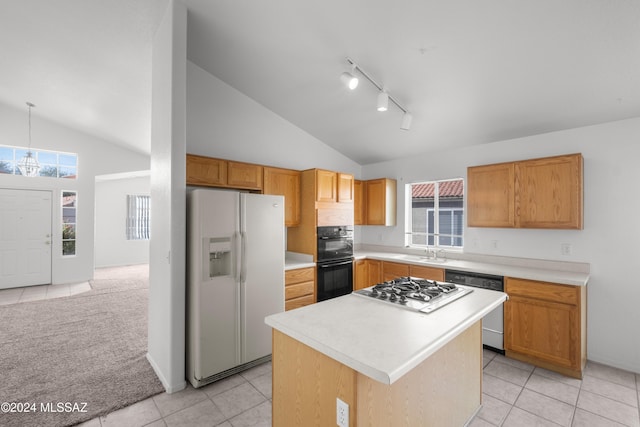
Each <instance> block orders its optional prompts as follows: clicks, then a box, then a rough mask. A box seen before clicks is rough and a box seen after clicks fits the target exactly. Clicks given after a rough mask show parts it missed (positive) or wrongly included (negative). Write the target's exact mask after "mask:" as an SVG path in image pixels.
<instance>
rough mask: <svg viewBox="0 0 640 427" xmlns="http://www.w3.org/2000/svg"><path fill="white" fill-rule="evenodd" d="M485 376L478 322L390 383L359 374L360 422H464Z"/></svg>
mask: <svg viewBox="0 0 640 427" xmlns="http://www.w3.org/2000/svg"><path fill="white" fill-rule="evenodd" d="M481 377H482V327H481V322H477V323H476V324H475V325H473V326H471V327H470V328H469V329H467V330H466V331H464V332H463V333H461V334H460V335H459V336H458V337H457V338H455V339H454V340H453V341H450V342H449V343H447V344H446V345H445V346H444V347H442V348H441V349H440V350H439V351H437V352H436V353H434V354H433V355H431V356H430V357H429V358H428V359H426V360H425V361H424V362H422V363H421V364H420V365H418V366H417V367H416V368H415V369H413V370H412V371H410V372H409V373H407V374H406V375H404V376H403V377H401V378H400V379H399V380H398V381H396V382H394V383H393V384H391V385H387V384H382V383H381V382H378V381H376V380H373V379H371V378H369V377H367V376H365V375H362V374H358V382H357V405H356V408H357V411H358V413H357V419H358V423H357V425H358V426H415V427H441V426H451V427H453V426H464V425H466V424H467V422H469V421H470V418H471V417H472V416H473V415H474V414H475V412H476V411H477V410H478V408H479V407H480V403H481V394H482V391H481ZM274 425H275V424H274ZM332 425H333V424H332Z"/></svg>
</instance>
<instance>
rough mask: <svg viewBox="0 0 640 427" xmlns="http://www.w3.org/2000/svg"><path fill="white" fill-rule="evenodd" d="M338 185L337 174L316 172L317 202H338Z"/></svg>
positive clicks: (324, 171)
mask: <svg viewBox="0 0 640 427" xmlns="http://www.w3.org/2000/svg"><path fill="white" fill-rule="evenodd" d="M337 185H338V184H337V174H336V173H335V172H331V171H326V170H321V169H318V170H316V201H317V202H336V201H337V200H338V195H337V188H338V186H337Z"/></svg>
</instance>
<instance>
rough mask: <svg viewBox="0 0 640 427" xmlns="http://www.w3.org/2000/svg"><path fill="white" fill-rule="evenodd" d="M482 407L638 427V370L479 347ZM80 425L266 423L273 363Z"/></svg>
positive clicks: (487, 414) (235, 426) (568, 421)
mask: <svg viewBox="0 0 640 427" xmlns="http://www.w3.org/2000/svg"><path fill="white" fill-rule="evenodd" d="M90 289H91V287H90V285H89V283H86V282H85V283H77V284H71V285H47V286H32V287H27V288H15V289H4V290H0V305H6V304H15V303H18V302H23V301H34V300H39V299H47V298H57V297H62V296H69V295H74V294H77V293H81V292H86V291H88V290H90ZM483 355H484V372H483V393H482V399H483V401H482V405H483V406H482V409H481V410H480V412H479V413H478V414H477V415H476V417H475V418H474V419H473V420H472V421H471V423H470V424H469V427H492V426H503V427H527V426H554V427H557V426H567V427H569V426H571V427H600V426H602V427H608V426H628V427H640V413H639V409H638V408H639V407H640V374H634V373H632V372H627V371H623V370H620V369H616V368H612V367H609V366H606V365H602V364H599V363H595V362H591V361H590V362H588V363H587V367H586V370H585V374H584V377H583V379H582V380H578V379H574V378H569V377H565V376H562V375H559V374H556V373H555V372H551V371H548V370H546V369H541V368H537V367H534V366H532V365H529V364H526V363H522V362H519V361H516V360H513V359H508V358H506V357H504V356H502V355H500V354H496V353H494V352H492V351H488V350H484V353H483ZM81 425H82V426H85V427H111V426H118V427H120V426H122V427H126V426H130V427H142V426H149V427H161V426H166V427H172V426H189V427H197V426H221V427H244V426H271V363H266V364H263V365H260V366H256V367H254V368H252V369H250V370H248V371H245V372H242V373H240V374H236V375H234V376H232V377H229V378H226V379H224V380H221V381H218V382H216V383H213V384H210V385H208V386H206V387H202V388H199V389H194V388H193V387H191V386H190V385H188V386H187V388H185V389H184V390H182V391H180V392H177V393H173V394H166V393H162V394H158V395H156V396H153V397H151V398H149V399H146V400H143V401H141V402H138V403H135V404H133V405H131V406H128V407H126V408H123V409H120V410H118V411H115V412H112V413H111V414H108V415H106V416H103V417H100V418H95V419H93V420H90V421H87V422H86V423H84V424H81Z"/></svg>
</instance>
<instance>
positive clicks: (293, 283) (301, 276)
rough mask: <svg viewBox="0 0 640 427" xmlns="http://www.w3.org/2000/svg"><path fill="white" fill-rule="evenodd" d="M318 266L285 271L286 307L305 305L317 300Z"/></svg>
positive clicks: (287, 308)
mask: <svg viewBox="0 0 640 427" xmlns="http://www.w3.org/2000/svg"><path fill="white" fill-rule="evenodd" d="M315 288H316V268H315V267H307V268H298V269H295V270H287V271H285V273H284V309H285V311H287V310H293V309H294V308H298V307H304V306H305V305H309V304H313V303H314V302H316V295H315Z"/></svg>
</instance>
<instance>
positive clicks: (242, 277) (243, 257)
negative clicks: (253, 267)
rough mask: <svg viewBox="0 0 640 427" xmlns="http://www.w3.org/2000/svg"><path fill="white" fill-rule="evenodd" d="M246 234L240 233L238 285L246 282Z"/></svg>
mask: <svg viewBox="0 0 640 427" xmlns="http://www.w3.org/2000/svg"><path fill="white" fill-rule="evenodd" d="M246 249H247V233H245V232H244V231H242V232H240V283H244V282H245V281H246V280H247V259H246V258H247V250H246Z"/></svg>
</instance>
